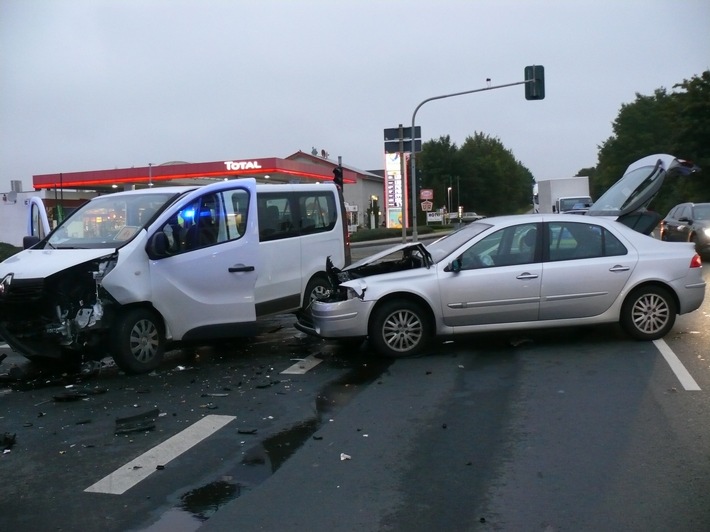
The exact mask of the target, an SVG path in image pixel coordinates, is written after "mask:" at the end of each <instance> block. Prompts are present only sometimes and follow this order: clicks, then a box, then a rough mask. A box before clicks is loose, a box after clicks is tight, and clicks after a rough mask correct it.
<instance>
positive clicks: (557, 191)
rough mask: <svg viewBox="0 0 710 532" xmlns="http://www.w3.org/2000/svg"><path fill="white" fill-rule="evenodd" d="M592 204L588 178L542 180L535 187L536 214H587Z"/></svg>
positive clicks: (534, 202) (534, 203)
mask: <svg viewBox="0 0 710 532" xmlns="http://www.w3.org/2000/svg"><path fill="white" fill-rule="evenodd" d="M591 204H592V197H591V196H590V195H589V178H588V177H587V176H577V177H562V178H557V179H541V180H539V181H537V182H536V183H535V185H534V186H533V205H534V208H535V212H543V213H548V212H549V213H552V212H554V213H560V212H580V213H581V212H585V210H586V209H587V208H589V207H590V206H591Z"/></svg>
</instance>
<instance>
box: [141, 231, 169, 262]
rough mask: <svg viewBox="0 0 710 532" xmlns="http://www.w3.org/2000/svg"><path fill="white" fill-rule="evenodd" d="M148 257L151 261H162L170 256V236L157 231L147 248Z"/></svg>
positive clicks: (149, 240)
mask: <svg viewBox="0 0 710 532" xmlns="http://www.w3.org/2000/svg"><path fill="white" fill-rule="evenodd" d="M146 251H147V252H148V257H150V258H151V259H153V260H155V259H162V258H163V257H167V256H168V255H170V253H168V235H166V234H165V233H163V232H162V231H156V232H155V233H154V234H153V235H152V236H151V237H150V238H149V239H148V245H147V246H146Z"/></svg>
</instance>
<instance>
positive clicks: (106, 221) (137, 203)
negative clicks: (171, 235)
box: [47, 192, 176, 249]
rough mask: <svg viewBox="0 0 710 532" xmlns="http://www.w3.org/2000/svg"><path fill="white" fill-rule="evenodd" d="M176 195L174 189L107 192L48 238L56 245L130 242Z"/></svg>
mask: <svg viewBox="0 0 710 532" xmlns="http://www.w3.org/2000/svg"><path fill="white" fill-rule="evenodd" d="M175 197H176V195H175V194H174V193H172V192H165V193H146V194H126V195H110V194H109V195H106V196H100V197H98V198H95V199H93V200H91V201H90V202H88V203H86V204H84V205H83V206H81V207H80V208H78V209H77V210H76V211H74V212H73V213H72V214H71V216H69V217H68V218H67V219H66V220H64V222H63V223H62V224H61V225H60V226H59V227H57V229H55V230H54V231H53V232H52V233H51V234H50V235H49V238H48V240H47V245H48V246H49V247H53V248H82V249H91V248H116V247H120V246H121V245H123V244H124V243H125V242H128V241H129V240H130V239H131V238H133V236H135V235H136V234H137V233H138V232H139V231H140V230H141V229H143V228H144V227H146V226H147V225H148V224H149V223H150V222H151V221H152V220H153V218H154V217H155V216H156V215H157V214H158V213H159V212H160V211H161V210H162V209H163V208H164V207H165V206H167V205H168V204H170V203H172V199H174V198H175Z"/></svg>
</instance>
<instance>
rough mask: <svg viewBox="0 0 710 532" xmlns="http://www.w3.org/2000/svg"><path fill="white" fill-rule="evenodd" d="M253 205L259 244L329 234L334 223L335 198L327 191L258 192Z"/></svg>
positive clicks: (335, 220) (336, 219)
mask: <svg viewBox="0 0 710 532" xmlns="http://www.w3.org/2000/svg"><path fill="white" fill-rule="evenodd" d="M257 204H258V211H259V240H260V241H261V242H266V241H270V240H279V239H282V238H291V237H296V236H301V235H310V234H314V233H322V232H325V231H331V230H333V228H334V227H335V225H336V223H337V221H338V208H337V204H336V199H335V195H334V194H333V193H332V192H331V191H327V190H324V191H323V192H319V191H311V192H293V191H291V192H261V193H259V194H258V200H257Z"/></svg>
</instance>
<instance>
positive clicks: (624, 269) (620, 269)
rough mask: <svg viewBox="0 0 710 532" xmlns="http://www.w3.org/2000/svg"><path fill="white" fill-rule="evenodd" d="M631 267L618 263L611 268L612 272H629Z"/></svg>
mask: <svg viewBox="0 0 710 532" xmlns="http://www.w3.org/2000/svg"><path fill="white" fill-rule="evenodd" d="M630 269H631V268H630V267H629V266H622V265H621V264H617V265H616V266H612V267H611V268H609V271H610V272H628V271H629V270H630Z"/></svg>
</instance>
